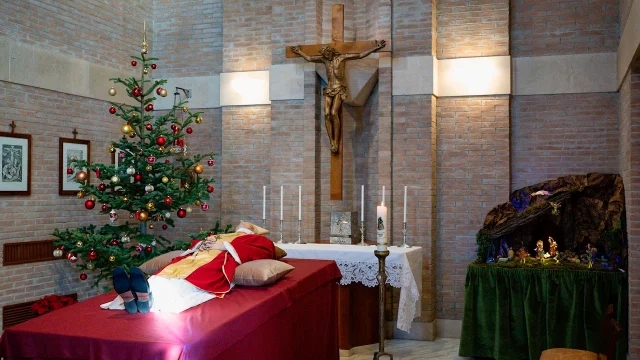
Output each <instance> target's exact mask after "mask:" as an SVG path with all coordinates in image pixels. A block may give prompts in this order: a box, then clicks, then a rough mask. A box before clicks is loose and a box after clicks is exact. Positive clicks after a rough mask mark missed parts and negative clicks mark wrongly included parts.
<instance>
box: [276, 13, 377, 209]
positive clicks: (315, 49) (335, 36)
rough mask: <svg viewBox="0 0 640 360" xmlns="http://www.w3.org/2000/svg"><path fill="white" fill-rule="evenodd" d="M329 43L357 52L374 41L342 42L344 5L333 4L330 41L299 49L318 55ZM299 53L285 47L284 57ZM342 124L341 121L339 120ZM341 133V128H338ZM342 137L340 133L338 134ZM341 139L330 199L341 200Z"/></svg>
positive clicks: (333, 155)
mask: <svg viewBox="0 0 640 360" xmlns="http://www.w3.org/2000/svg"><path fill="white" fill-rule="evenodd" d="M325 45H329V46H331V47H333V48H334V49H336V50H338V51H339V52H340V53H341V54H357V53H362V52H364V51H366V50H368V49H371V48H373V47H375V46H376V41H356V42H344V5H342V4H335V5H333V7H332V8H331V43H330V44H314V45H300V50H302V52H304V53H305V54H309V55H318V54H319V50H320V48H322V47H323V46H325ZM298 56H300V55H298V54H296V53H294V52H293V51H291V46H287V48H286V57H288V58H292V57H298ZM339 111H340V118H341V119H342V107H340V110H339ZM340 126H341V127H342V126H343V121H341V122H340ZM339 133H340V134H342V133H343V132H342V129H340V132H339ZM340 137H342V135H340ZM342 143H343V142H342V139H340V143H339V148H338V151H337V152H335V153H334V152H332V153H331V175H330V179H331V182H330V191H329V192H330V195H331V197H330V198H331V200H342V148H343V146H342Z"/></svg>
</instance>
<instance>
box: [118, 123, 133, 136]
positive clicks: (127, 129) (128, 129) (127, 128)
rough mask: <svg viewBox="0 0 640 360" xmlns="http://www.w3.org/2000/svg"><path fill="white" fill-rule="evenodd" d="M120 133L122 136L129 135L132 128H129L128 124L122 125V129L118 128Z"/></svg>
mask: <svg viewBox="0 0 640 360" xmlns="http://www.w3.org/2000/svg"><path fill="white" fill-rule="evenodd" d="M120 131H122V133H123V134H127V135H129V134H131V132H132V131H133V128H132V127H131V125H129V124H124V125H122V127H121V128H120Z"/></svg>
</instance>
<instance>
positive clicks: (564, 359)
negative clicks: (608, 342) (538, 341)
mask: <svg viewBox="0 0 640 360" xmlns="http://www.w3.org/2000/svg"><path fill="white" fill-rule="evenodd" d="M540 360H598V354H596V353H594V352H591V351H586V350H578V349H565V348H557V349H547V350H545V351H543V352H542V355H540Z"/></svg>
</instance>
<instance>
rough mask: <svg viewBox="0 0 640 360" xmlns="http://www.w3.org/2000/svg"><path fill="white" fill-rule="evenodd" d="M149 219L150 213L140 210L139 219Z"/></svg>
mask: <svg viewBox="0 0 640 360" xmlns="http://www.w3.org/2000/svg"><path fill="white" fill-rule="evenodd" d="M147 219H149V213H147V212H146V211H144V210H142V211H140V215H138V220H140V221H147Z"/></svg>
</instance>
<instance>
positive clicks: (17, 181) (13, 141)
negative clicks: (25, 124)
mask: <svg viewBox="0 0 640 360" xmlns="http://www.w3.org/2000/svg"><path fill="white" fill-rule="evenodd" d="M0 166H2V168H0V195H31V135H26V134H16V133H13V132H11V133H7V132H0Z"/></svg>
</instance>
